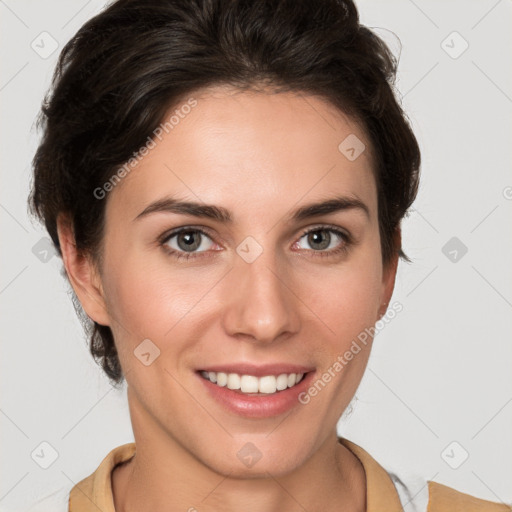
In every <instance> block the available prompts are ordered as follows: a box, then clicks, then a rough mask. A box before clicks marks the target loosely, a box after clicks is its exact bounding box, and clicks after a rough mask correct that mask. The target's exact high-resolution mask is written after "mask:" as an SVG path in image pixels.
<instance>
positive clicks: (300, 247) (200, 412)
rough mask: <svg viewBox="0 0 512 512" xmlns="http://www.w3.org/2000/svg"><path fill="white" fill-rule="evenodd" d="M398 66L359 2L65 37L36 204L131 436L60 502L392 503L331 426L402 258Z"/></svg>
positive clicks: (226, 7)
mask: <svg viewBox="0 0 512 512" xmlns="http://www.w3.org/2000/svg"><path fill="white" fill-rule="evenodd" d="M395 72H396V63H395V61H394V59H393V57H392V55H391V54H390V52H389V50H388V49H387V47H386V46H385V44H384V43H383V42H382V41H381V40H380V39H379V38H377V37H376V36H375V35H374V34H373V33H372V32H371V31H369V30H368V29H367V28H365V27H363V26H361V25H360V24H359V22H358V14H357V11H356V8H355V6H354V5H353V3H352V2H351V1H344V2H337V1H334V0H318V1H314V2H312V1H310V0H300V1H298V0H293V1H292V0H287V1H284V0H282V1H278V0H273V1H271V0H268V1H258V2H255V1H228V0H193V1H190V0H154V1H143V0H118V1H117V2H114V3H113V4H112V5H110V6H109V7H108V8H107V9H106V10H105V11H103V12H102V13H100V14H99V15H97V16H96V17H95V18H93V19H92V20H90V21H89V22H87V23H86V24H85V25H84V26H83V27H82V28H81V29H80V31H79V32H78V33H77V34H76V36H75V37H74V38H73V39H72V40H71V41H70V42H69V43H68V45H67V46H66V47H65V48H64V50H63V52H62V54H61V56H60V60H59V64H58V67H57V70H56V73H55V76H54V83H53V91H52V93H51V96H50V97H49V98H48V101H47V102H46V104H45V105H44V106H43V113H42V125H43V138H42V141H41V144H40V146H39V148H38V150H37V153H36V155H35V158H34V185H33V191H32V194H31V198H30V203H31V206H32V209H33V211H34V213H35V214H37V215H38V217H39V218H40V219H41V220H42V221H43V222H44V223H45V225H46V228H47V229H48V232H49V234H50V236H51V238H52V240H53V242H54V244H55V247H56V249H57V250H58V252H59V254H60V256H61V257H62V259H63V263H64V266H65V270H66V274H67V277H68V278H69V281H70V283H71V285H72V287H73V291H74V293H75V294H76V298H77V300H78V301H79V304H80V306H81V307H82V308H83V311H84V312H85V314H86V316H84V325H85V327H86V328H87V329H90V331H89V334H90V341H91V352H92V355H93V356H94V357H95V358H96V360H97V361H98V362H99V363H100V364H101V365H102V368H103V369H104V371H105V373H106V374H107V375H108V377H109V378H110V379H111V381H112V382H113V383H116V384H118V383H120V382H122V381H123V379H126V381H127V384H128V388H127V389H128V402H129V408H130V416H131V421H132V426H133V432H134V438H135V443H130V444H127V445H123V446H120V447H117V448H115V449H114V450H112V451H111V452H110V453H109V454H108V455H107V456H106V458H105V459H104V460H103V462H102V463H101V465H100V466H99V467H98V469H97V470H96V471H95V472H94V473H93V474H92V475H90V476H89V477H87V478H85V479H84V480H82V481H81V482H79V483H78V484H76V485H75V486H74V487H73V489H72V490H71V493H70V495H69V510H70V511H73V512H84V511H89V510H98V509H99V510H102V511H104V512H113V511H114V510H115V511H116V512H128V511H134V510H137V511H141V512H143V511H145V510H152V511H154V510H189V511H192V510H199V511H203V510H204V511H213V510H235V509H236V510H265V511H272V510H286V511H288V510H290V511H291V510H311V511H312V510H351V511H364V510H367V511H371V512H376V511H377V510H379V511H395V510H396V511H398V510H402V508H403V507H404V506H405V503H404V498H403V496H402V495H401V494H400V492H399V490H398V489H397V488H396V487H395V485H394V483H393V481H392V479H391V478H390V476H389V475H388V474H387V473H386V471H385V470H384V469H383V468H382V467H381V466H380V465H379V464H378V462H377V461H376V460H375V459H373V458H372V457H371V456H370V455H369V454H368V453H367V452H366V451H365V450H363V449H362V448H361V447H359V446H357V445H356V444H354V443H352V442H350V441H348V440H346V439H343V438H339V437H338V436H337V433H336V424H337V421H338V419H339V418H340V416H341V414H342V413H343V412H344V410H345V409H346V407H347V405H348V404H349V403H350V401H351V399H352V397H353V396H354V394H355V392H356V390H357V387H358V385H359V383H360V381H361V378H362V376H363V374H364V371H365V368H366V364H367V361H368V357H369V354H370V350H371V345H372V338H373V333H374V330H373V331H372V327H373V326H374V325H375V323H376V322H377V321H378V320H379V319H381V318H383V317H384V315H385V314H386V311H387V308H388V305H389V304H390V302H391V298H392V293H393V287H394V282H395V276H396V270H397V265H398V259H399V258H400V257H402V258H403V259H406V260H407V259H408V258H407V256H406V255H405V253H404V252H403V250H402V247H401V235H400V222H401V219H402V218H403V217H404V215H405V213H406V212H407V210H408V208H409V207H410V206H411V204H412V203H413V201H414V198H415V196H416V192H417V188H418V180H419V166H420V152H419V148H418V144H417V141H416V139H415V137H414V134H413V133H412V131H411V129H410V127H409V124H408V122H407V120H406V118H405V115H404V113H403V112H402V110H401V108H400V106H399V105H398V103H397V101H396V99H395V97H394V95H393V92H392V88H391V85H390V84H391V83H392V80H393V78H394V75H395ZM367 332H369V333H370V336H366V337H361V334H362V333H367ZM362 339H364V342H362V341H361V340H362ZM355 340H359V341H360V342H359V343H357V342H356V343H355ZM427 499H428V510H429V511H444V510H459V509H460V510H482V511H487V510H488V511H494V510H496V511H498V510H509V507H508V506H506V505H503V504H498V503H492V502H489V501H485V500H481V499H478V498H476V497H472V496H468V495H466V494H463V493H461V492H459V491H457V490H455V489H451V488H449V487H446V486H443V485H441V484H437V483H434V482H428V497H427ZM425 505H426V503H425Z"/></svg>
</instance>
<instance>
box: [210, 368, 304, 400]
mask: <svg viewBox="0 0 512 512" xmlns="http://www.w3.org/2000/svg"><path fill="white" fill-rule="evenodd" d="M201 375H202V376H203V377H204V378H205V379H208V380H209V381H210V382H213V383H214V384H217V386H220V387H224V386H227V387H228V388H229V389H233V390H240V391H241V392H242V393H258V392H259V393H264V394H267V395H269V394H273V393H276V392H277V391H283V390H285V389H287V388H291V387H293V386H295V385H296V384H298V383H299V382H300V381H301V380H302V378H303V377H304V374H303V373H281V374H280V375H265V376H264V377H259V378H258V377H255V376H254V375H239V374H238V373H229V374H228V373H224V372H206V371H202V372H201Z"/></svg>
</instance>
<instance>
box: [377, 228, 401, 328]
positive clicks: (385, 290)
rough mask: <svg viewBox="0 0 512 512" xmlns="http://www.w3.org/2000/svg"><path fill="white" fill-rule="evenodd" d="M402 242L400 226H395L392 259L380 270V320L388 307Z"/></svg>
mask: <svg viewBox="0 0 512 512" xmlns="http://www.w3.org/2000/svg"><path fill="white" fill-rule="evenodd" d="M401 244H402V233H401V230H400V227H397V228H396V230H395V234H394V237H393V247H394V253H393V257H392V259H391V260H390V261H389V262H388V264H387V265H386V266H385V267H384V268H383V272H382V295H381V303H380V308H379V314H378V319H379V320H380V319H381V318H382V317H383V316H384V315H385V313H386V310H387V309H388V305H389V302H390V300H391V297H392V295H393V290H394V288H395V278H396V271H397V268H398V259H399V255H398V249H399V248H400V247H401Z"/></svg>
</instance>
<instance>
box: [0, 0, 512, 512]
mask: <svg viewBox="0 0 512 512" xmlns="http://www.w3.org/2000/svg"><path fill="white" fill-rule="evenodd" d="M357 5H358V7H359V10H360V16H361V20H362V22H363V23H364V24H367V25H369V26H370V27H373V28H375V30H376V31H377V33H378V34H379V35H380V36H381V37H383V38H384V39H385V40H386V41H387V42H388V43H389V44H390V45H391V47H392V48H393V49H394V50H395V52H399V51H400V47H399V43H398V40H397V38H396V36H398V37H399V39H400V41H401V44H402V49H401V56H400V65H399V79H398V83H397V86H398V89H399V91H400V93H401V95H402V96H403V105H404V107H405V110H406V111H407V113H408V115H409V117H410V119H411V122H412V124H413V128H414V130H415V132H416V134H417V137H418V139H419V142H420V145H421V149H422V157H423V165H422V183H421V187H420V192H419V195H418V199H417V201H416V203H415V205H414V207H413V211H412V212H411V214H410V216H409V217H408V218H407V219H406V220H405V222H404V230H403V244H404V248H405V251H406V252H407V254H408V255H409V256H410V257H411V258H412V259H413V263H412V264H405V263H403V262H400V265H399V271H398V277H397V283H396V287H395V293H394V296H393V299H392V302H393V301H399V302H400V303H401V304H402V305H403V311H402V312H400V313H399V314H398V315H396V317H395V318H394V319H393V321H392V322H390V323H389V324H387V325H386V327H385V328H384V329H383V330H382V331H381V332H379V334H378V336H377V338H376V340H375V343H374V348H373V353H372V356H371V358H370V362H369V366H368V370H367V372H366V374H365V377H364V379H363V382H362V383H361V386H360V388H359V390H358V392H357V394H356V398H357V399H356V400H355V401H354V403H353V409H352V412H351V413H350V414H346V415H345V416H344V418H343V420H342V421H341V422H340V424H339V433H340V434H341V435H343V436H345V437H347V438H348V439H350V440H352V441H354V442H356V443H357V444H359V445H361V446H362V447H363V448H365V449H366V450H367V451H368V452H369V453H370V454H372V455H373V456H374V457H375V458H376V459H377V460H378V461H379V462H380V463H381V465H383V466H384V467H385V468H386V469H388V470H393V471H395V472H396V473H397V474H399V475H400V474H404V475H405V476H406V475H407V474H408V473H411V472H415V473H416V474H419V475H421V476H422V477H423V478H424V480H425V481H426V480H428V479H432V480H435V481H438V482H441V483H444V484H446V485H449V486H452V487H455V488H457V489H458V490H460V491H463V492H466V493H469V494H473V495H475V496H478V497H481V498H484V499H489V500H493V501H505V502H507V501H509V502H512V487H511V485H510V484H511V482H512V435H511V432H512V428H511V427H512V371H511V369H512V366H511V364H512V346H511V345H512V344H511V339H512V336H511V334H512V315H511V312H512V286H511V284H512V265H511V262H512V236H511V233H512V230H511V224H512V222H511V221H512V215H511V213H512V172H511V160H512V158H511V150H510V147H511V134H512V130H511V128H512V126H511V125H512V115H511V114H512V67H511V63H512V30H511V29H512V2H511V1H510V0H500V1H496V0H478V1H476V0H472V1H468V0H457V1H455V0H450V1H443V2H433V1H431V2H427V1H426V0H422V1H420V0H415V1H412V0H393V1H389V0H388V1H386V2H383V1H382V0H359V1H357ZM102 6H103V2H102V1H98V0H92V1H91V0H90V1H86V0H73V1H70V0H67V1H64V0H60V1H58V0H45V1H41V0H18V1H14V0H0V26H1V28H0V38H1V50H0V51H1V63H2V67H1V74H0V123H1V130H2V132H1V137H0V144H1V156H0V157H1V172H2V175H1V188H0V223H1V228H2V244H1V258H2V259H1V267H0V268H1V274H0V307H1V315H0V331H1V335H2V344H1V350H2V358H1V360H0V365H1V367H0V378H1V386H2V388H1V389H2V394H1V399H0V413H1V414H0V423H1V430H0V432H1V434H0V435H1V450H2V454H1V460H2V467H1V474H0V509H1V510H24V509H26V507H27V503H29V502H32V501H34V500H35V499H36V498H37V497H38V496H40V495H43V494H44V495H45V494H48V493H50V492H51V491H52V490H54V489H59V488H62V487H68V488H71V486H72V485H74V483H76V482H78V481H79V480H81V479H82V478H84V477H85V476H88V475H89V474H90V473H92V471H94V470H95V469H96V467H97V466H98V464H99V463H100V462H101V460H102V459H103V457H104V456H105V455H106V454H107V453H108V452H109V451H110V450H111V449H112V448H114V447H116V446H118V445H120V444H123V443H125V442H130V441H133V436H132V430H131V425H130V420H129V414H128V408H127V403H126V390H125V389H124V388H123V390H122V391H116V390H114V389H113V388H112V387H111V386H110V384H109V383H108V380H107V378H106V377H104V376H103V374H102V372H101V371H100V369H99V367H97V366H96V365H95V363H94V362H93V360H92V358H91V357H90V355H89V352H88V347H87V344H86V339H85V336H84V334H83V332H82V329H81V326H80V324H79V321H78V319H77V317H76V315H75V312H74V309H73V306H72V303H71V300H70V298H69V297H68V295H67V283H66V282H65V280H64V279H63V278H62V277H61V276H60V269H61V260H60V259H59V258H57V257H56V256H53V255H52V253H51V252H47V246H46V244H47V241H46V240H45V238H46V237H47V234H46V233H45V232H44V230H43V229H42V227H40V226H38V225H36V224H32V223H31V221H30V220H29V218H28V217H27V213H26V200H27V195H28V188H29V182H30V173H31V170H30V161H31V159H32V157H33V154H34V151H35V148H36V145H37V140H38V135H37V133H36V132H35V130H34V126H33V124H34V121H35V117H36V114H37V111H38V109H39V107H40V104H41V101H42V98H43V95H44V92H45V91H46V90H47V87H48V85H49V83H50V78H51V73H52V71H53V68H54V65H55V62H56V59H57V56H58V53H59V51H60V50H61V49H62V46H63V44H65V42H67V41H68V40H69V39H70V37H71V36H72V35H73V34H74V33H75V32H76V31H77V30H78V28H79V27H80V26H81V25H82V24H83V23H84V22H85V21H86V20H87V19H89V18H90V17H91V16H92V15H94V14H95V13H97V12H98V11H99V10H100V9H101V8H102ZM393 33H394V34H396V36H395V35H393ZM43 442H46V443H49V444H50V445H51V446H52V447H53V449H54V450H55V451H56V452H57V454H58V456H57V458H56V460H55V461H54V462H53V463H52V464H51V466H49V467H48V468H47V469H44V468H43V467H41V465H44V464H45V461H41V460H37V456H36V455H35V454H37V453H40V452H41V443H43ZM42 447H43V448H44V450H43V451H44V452H45V453H46V454H50V455H48V456H49V457H51V454H52V453H53V452H52V448H48V447H47V445H42ZM45 447H46V448H45ZM49 462H51V460H47V461H46V463H49ZM416 490H417V491H420V489H419V488H418V489H413V491H415V492H416Z"/></svg>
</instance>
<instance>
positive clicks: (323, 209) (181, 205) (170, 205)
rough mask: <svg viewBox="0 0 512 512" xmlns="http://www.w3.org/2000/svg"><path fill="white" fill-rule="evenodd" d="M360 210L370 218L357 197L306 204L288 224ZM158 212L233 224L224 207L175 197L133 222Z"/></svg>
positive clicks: (157, 203) (151, 207)
mask: <svg viewBox="0 0 512 512" xmlns="http://www.w3.org/2000/svg"><path fill="white" fill-rule="evenodd" d="M347 210H359V211H362V212H364V213H365V214H366V216H367V217H368V218H370V210H369V208H368V206H366V204H365V203H363V202H362V201H361V200H359V199H357V198H355V197H345V196H338V197H334V198H332V199H327V200H325V201H321V202H316V203H310V204H306V205H304V206H301V207H300V208H297V209H296V210H295V211H293V212H292V213H291V215H289V217H288V222H297V221H302V220H304V219H309V218H311V217H317V216H319V215H328V214H330V213H335V212H338V211H347ZM156 212H168V213H176V214H181V215H191V216H192V217H198V218H208V219H213V220H216V221H218V222H221V223H223V224H231V223H232V222H233V216H232V215H231V213H230V211H229V210H227V209H226V208H223V207H222V206H215V205H211V204H204V203H196V202H193V201H181V200H178V199H176V198H173V197H164V198H162V199H159V200H157V201H155V202H153V203H151V204H149V205H148V206H147V207H146V208H144V210H143V211H142V212H140V213H139V214H138V215H137V216H136V217H135V218H134V219H133V220H134V221H136V220H139V219H141V218H142V217H145V216H147V215H150V214H152V213H156Z"/></svg>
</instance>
